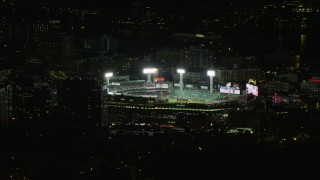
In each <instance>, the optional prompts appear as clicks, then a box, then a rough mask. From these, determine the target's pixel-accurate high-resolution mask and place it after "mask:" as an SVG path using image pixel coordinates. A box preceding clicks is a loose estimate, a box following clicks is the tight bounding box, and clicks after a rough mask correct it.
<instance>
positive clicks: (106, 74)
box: [104, 72, 113, 85]
mask: <svg viewBox="0 0 320 180" xmlns="http://www.w3.org/2000/svg"><path fill="white" fill-rule="evenodd" d="M112 76H113V73H112V72H108V73H105V74H104V77H106V78H107V85H109V81H110V78H111V77H112Z"/></svg>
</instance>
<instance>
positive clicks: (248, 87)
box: [246, 84, 258, 96]
mask: <svg viewBox="0 0 320 180" xmlns="http://www.w3.org/2000/svg"><path fill="white" fill-rule="evenodd" d="M246 91H247V94H252V95H254V96H258V86H255V85H252V84H246Z"/></svg>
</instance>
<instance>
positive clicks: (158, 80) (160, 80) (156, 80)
mask: <svg viewBox="0 0 320 180" xmlns="http://www.w3.org/2000/svg"><path fill="white" fill-rule="evenodd" d="M154 82H164V78H163V77H158V78H154Z"/></svg>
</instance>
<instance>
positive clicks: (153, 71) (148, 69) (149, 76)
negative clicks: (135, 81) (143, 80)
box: [143, 68, 157, 82]
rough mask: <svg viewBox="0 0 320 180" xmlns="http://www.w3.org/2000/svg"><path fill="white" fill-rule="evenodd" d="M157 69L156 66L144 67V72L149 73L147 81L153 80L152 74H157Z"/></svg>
mask: <svg viewBox="0 0 320 180" xmlns="http://www.w3.org/2000/svg"><path fill="white" fill-rule="evenodd" d="M156 71H157V69H156V68H144V69H143V74H147V77H148V79H147V82H151V74H155V73H156Z"/></svg>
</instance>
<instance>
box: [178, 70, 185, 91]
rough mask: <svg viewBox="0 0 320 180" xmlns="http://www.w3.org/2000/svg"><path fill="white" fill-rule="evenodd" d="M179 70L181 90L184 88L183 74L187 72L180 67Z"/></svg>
mask: <svg viewBox="0 0 320 180" xmlns="http://www.w3.org/2000/svg"><path fill="white" fill-rule="evenodd" d="M177 72H178V73H179V74H180V92H182V90H183V74H184V73H186V70H184V69H178V70H177Z"/></svg>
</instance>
